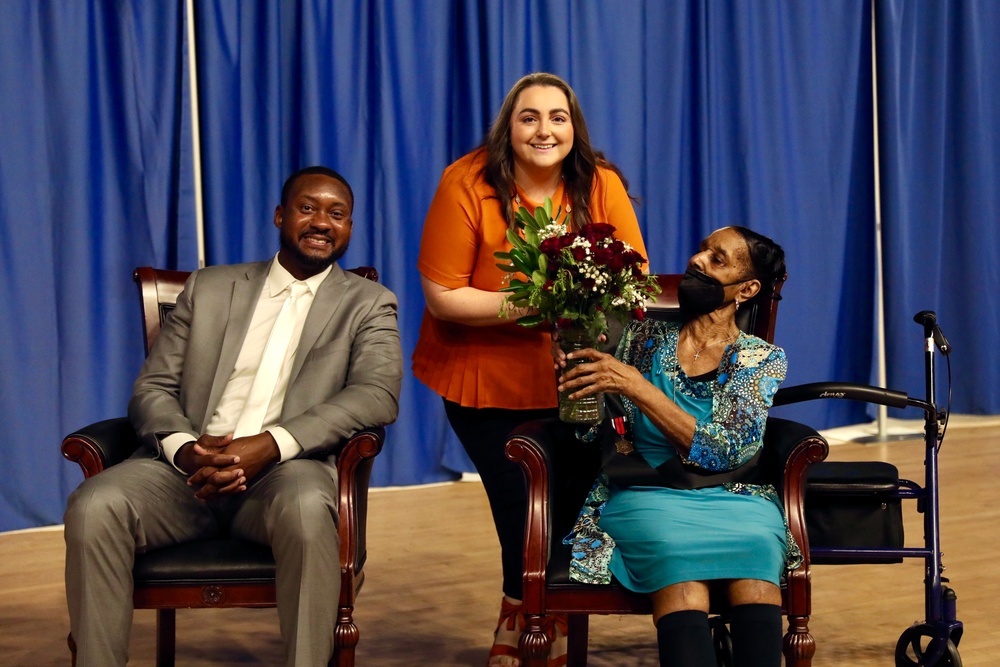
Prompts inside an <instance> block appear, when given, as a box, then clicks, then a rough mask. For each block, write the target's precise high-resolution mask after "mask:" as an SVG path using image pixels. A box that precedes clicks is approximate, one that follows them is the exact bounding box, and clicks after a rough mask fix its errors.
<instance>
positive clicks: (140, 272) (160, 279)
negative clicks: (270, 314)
mask: <svg viewBox="0 0 1000 667" xmlns="http://www.w3.org/2000/svg"><path fill="white" fill-rule="evenodd" d="M346 270H347V271H350V272H351V273H356V274H358V275H359V276H361V277H362V278H367V279H368V280H371V281H373V282H376V283H377V282H378V270H377V269H375V267H373V266H359V267H356V268H353V269H346ZM189 275H191V272H190V271H171V270H169V269H154V268H153V267H151V266H141V267H139V268H138V269H136V270H135V271H134V272H133V273H132V280H134V281H135V284H136V287H138V289H139V306H140V309H141V312H142V336H143V340H144V341H145V343H146V355H147V356H148V355H149V351H150V350H152V349H153V343H155V342H156V337H157V336H159V335H160V327H161V326H162V325H163V322H164V321H165V320H166V317H167V315H169V314H170V311H171V310H173V309H174V306H175V305H177V295H178V294H180V293H181V290H182V289H184V282H185V281H186V280H187V278H188V276H189Z"/></svg>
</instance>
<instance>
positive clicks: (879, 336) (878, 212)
mask: <svg viewBox="0 0 1000 667" xmlns="http://www.w3.org/2000/svg"><path fill="white" fill-rule="evenodd" d="M875 2H876V0H872V134H873V137H874V151H873V153H874V156H875V334H876V345H877V349H876V355H877V363H878V378H877V382H876V384H878V386H880V387H884V386H885V384H886V382H887V381H888V380H887V373H886V366H885V303H884V301H883V294H882V269H883V267H882V176H881V171H880V169H879V147H878V66H877V64H876V58H877V56H876V53H875ZM888 413H889V408H887V407H886V406H884V405H879V406H878V418H877V422H878V437H879V438H880V439H885V437H886V435H887V428H886V420H887V416H888Z"/></svg>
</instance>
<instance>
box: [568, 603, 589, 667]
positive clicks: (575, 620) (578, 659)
mask: <svg viewBox="0 0 1000 667" xmlns="http://www.w3.org/2000/svg"><path fill="white" fill-rule="evenodd" d="M568 627H569V630H568V631H567V633H566V634H567V637H566V643H567V648H566V665H567V667H587V644H588V642H589V641H590V636H589V635H590V616H588V615H587V614H570V615H569V623H568Z"/></svg>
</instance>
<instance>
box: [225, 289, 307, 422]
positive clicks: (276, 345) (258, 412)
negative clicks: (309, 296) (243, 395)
mask: <svg viewBox="0 0 1000 667" xmlns="http://www.w3.org/2000/svg"><path fill="white" fill-rule="evenodd" d="M289 289H290V293H289V295H288V296H287V297H286V298H285V302H284V303H283V304H281V311H279V312H278V318H277V319H276V320H275V321H274V326H273V327H272V328H271V334H270V335H269V336H268V338H267V343H266V344H265V345H264V353H263V354H262V355H261V358H260V367H259V368H258V369H257V375H256V376H255V377H254V379H253V384H252V385H251V386H250V394H249V395H248V396H247V402H246V404H245V405H244V406H243V412H242V413H241V414H240V418H239V420H238V421H237V422H236V429H235V430H234V432H233V437H236V438H242V437H244V436H248V435H257V434H258V433H260V432H261V428H262V427H263V425H264V418H265V417H266V416H267V408H268V406H270V404H271V396H272V395H273V394H274V385H275V384H276V383H277V381H278V376H279V374H280V373H281V365H282V364H283V363H284V361H285V355H286V353H287V351H288V343H289V342H290V340H291V337H292V332H293V331H294V330H295V322H296V320H297V319H298V310H299V301H300V300H301V297H302V295H303V294H305V293H306V291H307V290H308V289H309V286H308V285H306V284H305V283H303V282H298V281H296V282H294V283H292V284H291V286H290V287H289Z"/></svg>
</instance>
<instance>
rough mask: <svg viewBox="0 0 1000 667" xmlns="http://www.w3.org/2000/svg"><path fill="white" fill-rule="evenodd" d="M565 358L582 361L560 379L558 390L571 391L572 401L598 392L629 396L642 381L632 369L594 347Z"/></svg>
mask: <svg viewBox="0 0 1000 667" xmlns="http://www.w3.org/2000/svg"><path fill="white" fill-rule="evenodd" d="M566 359H582V360H583V361H582V362H581V363H580V364H578V365H576V366H574V367H573V368H571V369H570V370H568V371H566V372H564V373H563V374H562V375H560V376H559V391H572V392H573V393H571V394H570V396H569V398H571V399H577V398H583V397H584V396H590V395H591V394H595V393H597V392H605V393H609V394H620V395H622V396H632V395H633V394H634V392H635V391H636V389H637V388H638V387H639V386H641V384H642V382H643V381H644V379H643V377H642V374H641V373H639V371H638V370H636V368H635V367H634V366H629V365H628V364H624V363H622V362H621V361H619V360H618V359H616V358H615V357H614V356H612V355H610V354H605V353H604V352H598V351H597V350H595V349H593V348H586V349H583V350H577V351H575V352H570V353H569V355H566Z"/></svg>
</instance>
